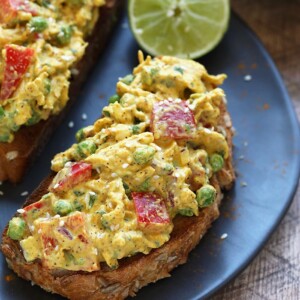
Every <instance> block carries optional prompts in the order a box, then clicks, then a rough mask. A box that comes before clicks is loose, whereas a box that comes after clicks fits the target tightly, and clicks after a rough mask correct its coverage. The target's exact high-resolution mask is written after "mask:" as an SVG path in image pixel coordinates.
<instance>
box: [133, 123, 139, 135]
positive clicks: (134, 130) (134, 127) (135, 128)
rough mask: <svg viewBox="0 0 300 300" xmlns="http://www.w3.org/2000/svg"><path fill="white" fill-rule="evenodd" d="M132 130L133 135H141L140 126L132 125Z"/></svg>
mask: <svg viewBox="0 0 300 300" xmlns="http://www.w3.org/2000/svg"><path fill="white" fill-rule="evenodd" d="M131 130H132V133H133V134H138V133H140V126H138V125H132V126H131Z"/></svg>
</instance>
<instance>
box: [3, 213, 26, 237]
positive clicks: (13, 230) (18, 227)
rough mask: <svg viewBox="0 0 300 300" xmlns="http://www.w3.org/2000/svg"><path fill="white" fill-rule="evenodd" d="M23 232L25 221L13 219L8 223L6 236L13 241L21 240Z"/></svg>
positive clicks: (17, 218)
mask: <svg viewBox="0 0 300 300" xmlns="http://www.w3.org/2000/svg"><path fill="white" fill-rule="evenodd" d="M24 232H25V221H24V220H23V219H22V218H19V217H15V218H12V219H11V220H10V221H9V224H8V230H7V235H8V236H9V237H10V238H11V239H13V240H21V239H22V237H23V235H24Z"/></svg>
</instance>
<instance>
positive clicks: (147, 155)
mask: <svg viewBox="0 0 300 300" xmlns="http://www.w3.org/2000/svg"><path fill="white" fill-rule="evenodd" d="M154 154H155V149H154V148H152V147H149V146H146V147H143V148H137V149H136V150H135V151H134V153H133V159H134V161H135V162H136V163H137V164H138V165H144V164H146V163H148V162H150V161H151V160H152V159H153V157H154Z"/></svg>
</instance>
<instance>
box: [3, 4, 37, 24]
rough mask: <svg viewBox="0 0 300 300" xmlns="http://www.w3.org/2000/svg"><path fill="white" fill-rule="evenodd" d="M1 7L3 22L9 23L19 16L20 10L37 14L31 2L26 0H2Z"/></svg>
mask: <svg viewBox="0 0 300 300" xmlns="http://www.w3.org/2000/svg"><path fill="white" fill-rule="evenodd" d="M0 7H1V9H0V23H1V24H7V23H9V22H10V21H12V20H13V19H14V18H15V17H16V16H17V14H18V11H25V12H28V13H31V14H32V15H33V16H35V15H36V14H37V12H36V11H35V9H34V8H33V7H32V4H31V2H29V1H26V0H0Z"/></svg>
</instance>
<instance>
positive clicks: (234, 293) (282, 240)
mask: <svg viewBox="0 0 300 300" xmlns="http://www.w3.org/2000/svg"><path fill="white" fill-rule="evenodd" d="M231 5H232V8H233V10H234V11H235V12H236V13H237V14H238V15H239V16H240V17H241V18H242V19H243V20H245V21H246V23H247V24H248V25H249V26H250V27H251V28H252V29H253V30H254V31H255V32H256V34H257V35H258V36H259V37H260V39H261V40H262V42H263V43H264V45H265V46H266V48H267V49H268V51H269V53H270V54H271V56H272V57H273V59H274V61H275V63H276V64H277V67H278V68H279V70H280V72H281V74H282V76H283V79H284V82H285V84H286V87H287V90H288V92H289V94H290V97H291V99H292V100H293V103H294V106H295V109H296V112H297V115H298V119H300V1H299V0H288V1H284V0H231ZM212 299H213V300H219V299H225V300H227V299H230V300H232V299H247V300H249V299H272V300H273V299H274V300H277V299H280V300H281V299H284V300H285V299H287V300H298V299H300V188H299V187H298V191H297V194H296V196H295V199H294V201H293V203H292V205H291V207H290V209H289V211H288V213H287V215H286V216H285V217H284V219H283V221H282V222H281V224H280V225H279V227H278V229H277V230H276V232H275V233H274V234H273V235H272V237H271V239H270V240H269V242H268V243H267V244H266V245H265V247H264V249H263V250H262V251H261V252H260V254H259V255H258V256H257V257H256V259H255V260H254V261H253V262H252V263H251V264H250V266H248V268H247V269H246V270H245V271H244V272H243V273H241V274H240V275H239V276H238V277H237V278H236V279H235V280H234V281H232V282H231V283H229V284H228V285H227V286H225V288H224V289H223V290H221V291H220V292H219V293H217V294H216V295H215V296H214V297H213V298H212Z"/></svg>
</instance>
